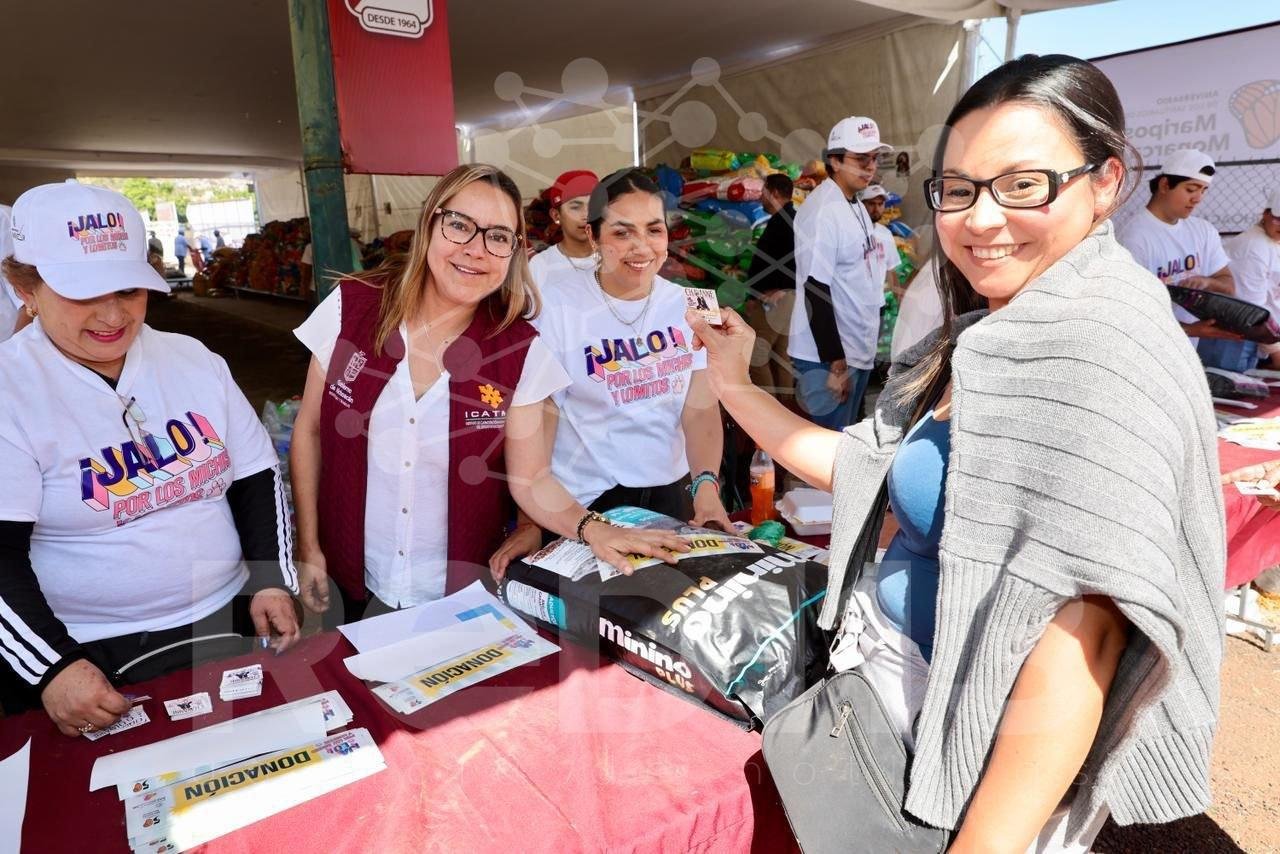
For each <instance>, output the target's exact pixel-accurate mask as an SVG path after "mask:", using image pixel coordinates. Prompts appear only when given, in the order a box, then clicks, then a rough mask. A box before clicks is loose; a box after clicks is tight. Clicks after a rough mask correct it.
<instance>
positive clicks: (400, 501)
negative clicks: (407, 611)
mask: <svg viewBox="0 0 1280 854" xmlns="http://www.w3.org/2000/svg"><path fill="white" fill-rule="evenodd" d="M341 297H342V292H341V291H340V290H335V291H334V292H333V293H331V294H330V295H329V296H328V297H327V298H325V300H324V302H322V303H320V305H319V306H317V307H316V310H315V311H313V312H312V313H311V316H310V317H309V318H307V320H306V322H305V323H303V324H302V325H301V326H299V327H298V328H297V329H295V330H294V334H295V335H296V336H297V337H298V339H299V340H300V341H302V343H303V344H306V345H307V348H308V349H309V350H311V352H312V354H314V355H315V357H316V359H317V361H319V362H320V366H321V367H322V368H324V369H325V371H326V372H327V371H328V366H329V358H330V357H331V356H332V355H333V350H334V346H335V345H336V344H337V341H338V335H339V332H340V331H341V328H342V301H341ZM400 335H401V337H402V338H403V339H404V341H405V342H406V344H407V345H408V346H409V348H412V343H411V342H410V338H409V330H408V327H407V326H405V324H401V325H400ZM409 361H410V360H409V354H408V353H406V354H405V357H404V358H403V359H401V360H400V362H399V363H398V364H397V365H396V369H395V371H394V372H393V373H392V374H391V378H390V379H389V380H388V381H387V385H386V387H385V388H383V390H382V394H380V395H379V396H378V399H377V401H376V402H375V403H374V405H373V411H372V412H371V413H370V415H369V471H368V482H367V488H366V492H365V517H364V568H365V585H366V586H367V587H368V588H369V590H370V592H372V593H373V595H375V596H377V597H378V598H379V599H381V600H382V601H383V602H386V603H387V604H388V605H392V606H395V607H397V608H405V607H409V606H411V605H420V604H422V603H423V602H429V601H431V600H433V599H439V598H440V597H441V596H443V595H444V585H445V575H446V568H447V566H448V548H449V373H448V372H447V371H441V373H440V376H439V377H438V378H437V379H436V381H435V383H434V384H432V385H431V387H430V388H428V389H427V390H426V391H425V392H423V395H422V397H420V398H418V399H416V400H415V399H414V396H413V379H412V377H411V376H410V375H409ZM569 382H570V381H569V375H568V374H567V373H565V371H564V369H563V368H562V367H561V366H560V363H559V362H558V361H557V360H556V359H555V357H554V356H553V355H552V354H551V351H550V350H549V349H548V348H547V346H546V345H545V344H544V343H543V342H542V339H541V338H535V339H534V340H533V341H532V342H531V343H530V344H529V350H528V353H527V354H526V356H525V361H524V369H523V370H522V372H521V374H520V381H519V383H517V385H516V388H515V391H514V393H513V394H512V396H511V406H513V407H514V406H525V405H528V404H531V403H538V402H539V401H542V400H545V399H546V398H548V397H551V395H553V394H554V393H556V392H558V391H560V390H561V389H563V388H566V387H567V386H568V385H569Z"/></svg>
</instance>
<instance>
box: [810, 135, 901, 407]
mask: <svg viewBox="0 0 1280 854" xmlns="http://www.w3.org/2000/svg"><path fill="white" fill-rule="evenodd" d="M892 150H893V147H892V146H889V145H885V144H884V143H882V142H881V141H880V128H879V126H878V125H877V124H876V123H875V121H873V120H872V119H869V118H866V117H864V116H850V117H849V118H847V119H841V120H840V122H839V123H838V124H836V126H835V127H833V128H832V129H831V133H830V134H829V135H828V137H827V147H826V150H825V151H824V152H823V158H824V160H825V161H826V165H827V180H825V181H823V182H822V183H821V184H819V185H818V186H817V188H816V189H814V191H813V192H812V193H810V194H809V197H808V198H807V199H805V202H804V204H803V205H801V206H800V208H799V210H798V211H797V212H796V219H795V234H796V310H795V311H794V312H793V313H792V316H791V339H790V341H789V342H788V344H787V354H788V355H789V356H791V361H792V364H793V365H794V366H795V371H796V397H797V398H798V400H799V402H800V406H801V408H802V409H803V410H804V411H805V413H806V414H808V416H809V418H810V420H812V421H813V422H814V423H815V424H821V425H822V426H824V427H828V428H830V429H833V430H842V429H844V428H845V427H846V426H848V425H849V424H850V423H851V422H852V421H853V417H854V413H855V412H857V411H858V405H859V403H860V402H861V400H862V394H863V392H864V391H866V387H867V379H868V378H869V377H870V375H871V368H872V366H873V365H874V363H875V354H876V341H877V339H878V338H879V334H880V306H881V305H882V304H883V303H884V269H883V265H882V264H881V263H880V262H879V261H878V260H877V259H878V256H879V252H880V248H879V243H878V241H877V240H876V236H875V224H874V223H873V222H872V221H871V217H869V216H868V215H867V211H866V209H865V208H864V207H863V206H862V205H861V204H860V203H859V202H858V200H857V194H858V193H859V192H860V191H862V190H865V189H866V188H867V185H868V184H870V183H871V181H872V180H874V179H875V177H876V155H877V154H879V153H880V152H882V151H892Z"/></svg>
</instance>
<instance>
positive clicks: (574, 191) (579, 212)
mask: <svg viewBox="0 0 1280 854" xmlns="http://www.w3.org/2000/svg"><path fill="white" fill-rule="evenodd" d="M599 183H600V179H599V178H597V177H596V174H595V173H594V172H588V171H587V170H585V169H575V170H572V171H569V172H565V173H564V174H563V175H561V176H560V177H559V178H557V179H556V182H555V183H554V184H552V185H551V189H549V190H548V191H547V200H548V201H549V202H550V203H551V219H552V220H554V221H555V223H556V225H558V226H560V235H561V240H560V242H559V243H557V244H555V245H554V246H551V247H548V248H547V249H545V250H543V251H542V252H539V253H538V254H537V255H534V256H533V257H532V258H530V259H529V272H530V273H532V274H533V281H534V284H536V285H537V286H538V288H539V289H540V290H542V289H545V288H546V287H547V286H548V285H550V284H551V283H553V282H554V281H555V280H556V279H560V278H564V277H565V276H566V275H568V276H575V275H576V276H582V275H584V274H585V275H586V276H587V280H590V278H591V274H592V271H593V270H595V266H596V257H595V253H594V252H593V251H592V249H591V238H590V233H589V232H588V230H587V198H588V197H589V196H590V195H591V191H592V190H594V189H595V188H596V185H597V184H599ZM574 271H577V272H576V273H575V272H574Z"/></svg>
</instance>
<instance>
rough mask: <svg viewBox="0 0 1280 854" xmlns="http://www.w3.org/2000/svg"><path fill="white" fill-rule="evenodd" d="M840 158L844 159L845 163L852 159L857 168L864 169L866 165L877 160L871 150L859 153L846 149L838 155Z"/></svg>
mask: <svg viewBox="0 0 1280 854" xmlns="http://www.w3.org/2000/svg"><path fill="white" fill-rule="evenodd" d="M840 159H841V161H844V162H846V163H847V162H848V161H850V160H852V161H853V162H854V163H855V164H857V166H858V168H860V169H866V168H867V167H869V166H871V165H872V164H873V163H875V162H877V157H876V155H875V152H872V153H869V154H859V153H858V152H856V151H846V152H845V153H844V154H842V155H840Z"/></svg>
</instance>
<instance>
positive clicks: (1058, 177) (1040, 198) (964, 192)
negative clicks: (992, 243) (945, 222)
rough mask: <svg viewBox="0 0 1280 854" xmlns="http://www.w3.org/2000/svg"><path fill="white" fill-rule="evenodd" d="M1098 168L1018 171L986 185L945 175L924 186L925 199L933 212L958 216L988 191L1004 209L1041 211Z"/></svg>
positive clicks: (931, 180)
mask: <svg viewBox="0 0 1280 854" xmlns="http://www.w3.org/2000/svg"><path fill="white" fill-rule="evenodd" d="M1097 168H1098V164H1096V163H1086V164H1084V165H1083V166H1080V167H1078V168H1076V169H1070V170H1068V171H1066V172H1055V171H1053V170H1051V169H1019V170H1018V171H1016V172H1006V173H1004V174H1003V175H997V176H996V177H994V178H991V179H989V180H986V181H979V180H977V179H976V178H962V177H960V176H959V175H943V176H941V177H933V178H929V179H928V180H926V181H925V182H924V198H925V202H926V203H927V204H928V205H929V209H930V210H932V211H935V212H937V213H956V212H957V211H964V210H968V209H969V208H971V207H973V206H974V204H975V203H976V202H977V201H978V192H979V191H980V190H982V189H983V188H984V187H985V188H986V189H987V192H989V193H991V198H993V199H995V202H996V204H998V205H1000V206H1001V207H1005V208H1041V207H1044V206H1045V205H1047V204H1050V203H1052V202H1053V200H1054V199H1056V198H1058V193H1059V191H1061V189H1062V188H1063V187H1064V186H1065V185H1066V184H1067V183H1068V182H1070V181H1072V180H1073V179H1075V178H1079V177H1080V176H1081V175H1087V174H1088V173H1090V172H1092V171H1094V170H1095V169H1097Z"/></svg>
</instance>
